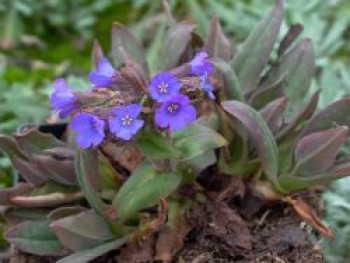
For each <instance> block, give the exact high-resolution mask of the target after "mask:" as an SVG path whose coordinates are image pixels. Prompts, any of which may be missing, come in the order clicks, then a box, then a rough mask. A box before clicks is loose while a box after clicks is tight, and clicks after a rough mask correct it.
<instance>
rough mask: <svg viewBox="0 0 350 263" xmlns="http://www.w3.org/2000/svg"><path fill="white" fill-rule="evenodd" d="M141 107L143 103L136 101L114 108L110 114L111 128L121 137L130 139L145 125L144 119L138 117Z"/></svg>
mask: <svg viewBox="0 0 350 263" xmlns="http://www.w3.org/2000/svg"><path fill="white" fill-rule="evenodd" d="M141 109H142V107H141V105H139V104H136V103H134V104H129V105H126V106H121V107H116V108H113V109H112V110H111V114H110V116H109V130H110V131H111V132H112V133H114V134H115V136H116V137H118V138H120V139H123V140H126V141H128V140H130V139H131V138H132V137H133V136H134V135H135V134H136V133H137V132H138V131H139V130H140V129H141V128H142V126H143V123H144V121H143V120H140V119H138V116H139V115H140V112H141Z"/></svg>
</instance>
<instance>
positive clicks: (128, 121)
mask: <svg viewBox="0 0 350 263" xmlns="http://www.w3.org/2000/svg"><path fill="white" fill-rule="evenodd" d="M133 121H134V119H133V118H131V117H130V116H129V115H125V116H124V117H122V124H123V126H130V125H131V124H132V122H133Z"/></svg>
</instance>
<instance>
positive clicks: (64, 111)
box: [50, 78, 78, 119]
mask: <svg viewBox="0 0 350 263" xmlns="http://www.w3.org/2000/svg"><path fill="white" fill-rule="evenodd" d="M53 88H54V90H53V92H52V94H51V97H50V103H51V105H52V107H53V109H54V110H55V111H57V112H58V114H59V117H60V118H62V119H64V118H66V117H68V115H69V114H70V113H71V112H72V111H74V110H76V109H77V108H78V103H77V98H76V97H75V95H74V93H73V90H71V89H70V88H69V87H68V85H67V82H66V81H65V80H64V79H63V78H58V79H56V81H55V82H54V84H53Z"/></svg>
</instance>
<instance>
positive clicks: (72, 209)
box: [47, 206, 87, 221]
mask: <svg viewBox="0 0 350 263" xmlns="http://www.w3.org/2000/svg"><path fill="white" fill-rule="evenodd" d="M85 211H87V208H85V207H83V206H63V207H59V208H57V209H55V210H53V211H51V212H50V213H49V214H48V215H47V219H50V220H51V221H53V220H57V219H61V218H64V217H67V216H72V215H76V214H79V213H81V212H85Z"/></svg>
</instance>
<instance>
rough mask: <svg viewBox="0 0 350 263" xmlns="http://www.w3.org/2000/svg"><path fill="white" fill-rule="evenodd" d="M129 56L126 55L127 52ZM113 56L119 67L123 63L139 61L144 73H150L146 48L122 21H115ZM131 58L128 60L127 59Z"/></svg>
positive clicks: (113, 27) (113, 26) (115, 63)
mask: <svg viewBox="0 0 350 263" xmlns="http://www.w3.org/2000/svg"><path fill="white" fill-rule="evenodd" d="M123 52H125V54H126V55H127V57H125V54H123ZM112 58H113V61H114V65H115V66H116V67H117V68H119V67H120V66H121V65H122V64H123V63H125V64H129V63H130V62H135V63H137V64H138V65H139V66H140V68H142V70H143V73H144V74H146V75H148V73H149V71H148V66H147V62H146V56H145V50H144V49H143V47H142V45H141V43H140V42H139V41H138V40H137V39H136V38H135V36H134V35H133V34H132V33H131V32H130V31H129V29H127V28H126V27H125V26H123V25H122V24H120V23H117V22H114V23H113V25H112ZM129 58H130V59H131V60H132V61H128V60H126V59H129Z"/></svg>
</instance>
